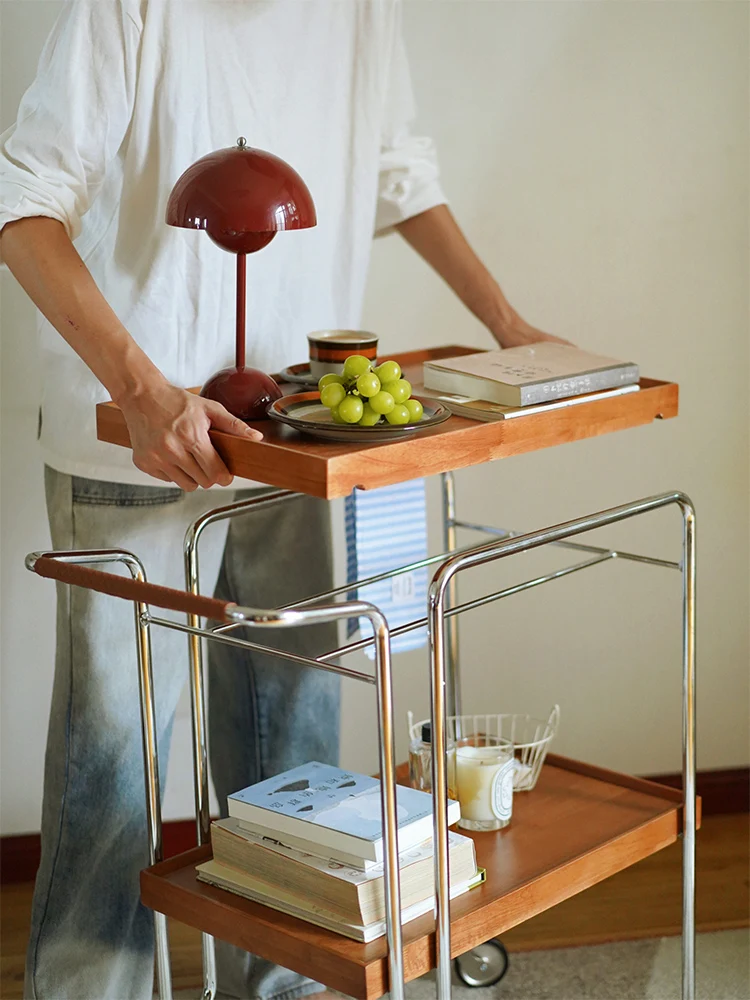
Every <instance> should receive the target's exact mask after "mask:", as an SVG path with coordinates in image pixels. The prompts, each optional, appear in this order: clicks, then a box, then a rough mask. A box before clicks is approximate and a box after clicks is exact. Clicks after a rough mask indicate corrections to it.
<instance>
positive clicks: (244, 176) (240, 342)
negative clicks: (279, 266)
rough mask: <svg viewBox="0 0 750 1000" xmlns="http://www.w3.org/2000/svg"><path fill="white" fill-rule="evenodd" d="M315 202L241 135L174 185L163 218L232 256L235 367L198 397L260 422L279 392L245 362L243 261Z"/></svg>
mask: <svg viewBox="0 0 750 1000" xmlns="http://www.w3.org/2000/svg"><path fill="white" fill-rule="evenodd" d="M316 221H317V220H316V217H315V206H314V204H313V200H312V197H311V195H310V192H309V191H308V189H307V186H306V184H305V182H304V181H303V180H302V178H301V177H300V176H299V174H298V173H297V172H296V170H293V169H292V167H290V166H289V164H288V163H285V162H284V160H281V159H279V157H278V156H273V155H272V154H271V153H266V152H264V151H263V150H262V149H252V148H251V147H250V146H248V145H247V142H246V141H245V139H244V138H242V137H240V138H239V139H238V140H237V145H236V146H230V147H228V148H227V149H219V150H216V152H214V153H209V154H208V156H204V157H202V158H201V159H200V160H197V161H196V162H195V163H194V164H193V165H192V166H191V167H188V169H187V170H186V171H185V173H184V174H183V175H182V176H181V177H180V179H179V180H178V181H177V183H176V184H175V186H174V188H173V189H172V193H171V194H170V196H169V201H168V203H167V223H168V224H169V225H170V226H180V227H182V228H184V229H205V230H206V232H207V233H208V235H209V236H210V237H211V239H212V240H213V242H214V243H216V244H217V245H218V246H220V247H223V249H224V250H228V251H229V252H230V253H235V254H237V328H236V354H235V366H234V367H233V368H224V369H222V370H221V371H219V372H216V374H215V375H212V376H211V378H209V380H208V381H207V382H206V384H205V385H204V386H203V388H202V389H201V395H202V396H206V397H208V398H209V399H215V400H216V401H217V402H219V403H221V404H222V405H223V406H225V407H226V409H227V410H229V412H230V413H232V414H234V416H236V417H239V418H240V419H241V420H259V419H261V418H263V417H265V416H266V408H267V406H268V404H269V403H271V402H273V400H274V399H278V398H279V396H281V390H280V389H279V387H278V386H277V385H276V383H275V382H274V380H273V379H272V378H271V377H270V376H269V375H266V374H265V373H264V372H261V371H259V370H258V369H257V368H247V367H245V262H246V257H247V254H249V253H255V252H256V251H257V250H262V249H263V247H265V246H267V245H268V244H269V243H270V242H271V240H272V239H273V238H274V236H275V235H276V233H277V232H280V231H281V230H283V229H309V228H310V227H311V226H314V225H315V224H316Z"/></svg>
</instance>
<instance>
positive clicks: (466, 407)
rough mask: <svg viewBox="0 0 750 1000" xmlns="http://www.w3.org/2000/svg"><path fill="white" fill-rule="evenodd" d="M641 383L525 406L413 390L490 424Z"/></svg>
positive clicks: (619, 391) (418, 387) (627, 390)
mask: <svg viewBox="0 0 750 1000" xmlns="http://www.w3.org/2000/svg"><path fill="white" fill-rule="evenodd" d="M639 389H640V386H639V385H638V383H637V382H636V383H635V384H634V385H621V386H618V387H617V388H615V389H602V390H601V391H600V392H587V393H584V394H583V395H581V396H567V397H566V398H565V399H555V400H550V401H549V402H546V403H536V404H533V403H532V404H530V405H528V406H503V404H502V403H491V402H490V401H489V400H487V399H471V397H469V396H456V395H453V394H451V393H447V392H438V391H437V390H436V389H427V388H425V386H423V385H418V384H415V385H414V386H413V393H414V395H415V396H417V397H426V398H427V399H436V400H437V401H438V402H439V403H442V404H443V406H447V407H448V409H449V410H450V411H451V413H452V414H454V416H456V417H466V418H468V419H469V420H481V421H482V422H484V423H490V422H492V421H494V420H513V419H514V418H515V417H525V416H531V414H533V413H548V412H549V411H550V410H562V409H564V408H567V407H569V406H576V405H578V404H579V403H593V402H594V401H595V400H597V399H609V397H610V396H625V395H628V394H630V393H633V392H638V390H639Z"/></svg>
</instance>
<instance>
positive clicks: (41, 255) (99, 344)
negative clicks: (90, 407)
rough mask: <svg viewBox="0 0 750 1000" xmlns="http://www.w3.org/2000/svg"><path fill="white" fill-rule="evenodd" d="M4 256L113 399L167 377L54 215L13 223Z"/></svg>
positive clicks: (2, 238)
mask: <svg viewBox="0 0 750 1000" xmlns="http://www.w3.org/2000/svg"><path fill="white" fill-rule="evenodd" d="M0 242H1V246H2V255H3V258H4V260H5V262H6V264H7V265H8V267H9V269H10V271H11V272H12V273H13V275H14V276H15V277H16V279H17V280H18V282H19V284H20V285H21V286H22V287H23V289H24V290H25V291H26V293H27V294H28V296H29V298H30V299H31V300H32V301H33V302H34V304H35V305H36V306H37V308H38V309H39V310H40V312H42V313H43V314H44V315H45V316H46V317H47V319H48V320H49V321H50V323H51V324H52V325H53V326H54V327H55V329H56V330H57V331H58V332H59V333H60V335H61V336H62V337H64V339H65V340H66V341H67V342H68V343H69V344H70V346H71V347H72V348H73V350H74V351H75V352H76V353H77V354H78V355H79V357H81V359H82V360H83V361H84V362H85V363H86V365H87V366H88V367H89V368H90V369H91V371H92V372H93V373H94V375H96V377H97V378H98V379H99V381H100V382H101V383H102V385H104V387H105V388H106V389H107V390H108V391H109V393H110V395H111V396H112V398H113V399H114V400H118V401H119V400H123V399H125V398H126V397H130V396H137V395H138V394H139V393H140V392H142V391H144V390H146V389H149V390H151V389H153V388H155V387H156V386H157V385H158V384H159V382H164V378H163V376H162V375H161V373H160V372H159V370H158V368H157V367H156V366H155V365H154V364H153V363H152V362H151V361H150V359H149V358H148V356H147V355H146V354H145V353H144V352H143V351H142V350H141V348H140V347H139V346H138V344H136V342H135V341H134V340H133V338H132V337H131V336H130V334H129V333H128V331H127V330H126V329H125V327H124V326H123V325H122V323H121V322H120V321H119V320H118V318H117V316H115V314H114V312H113V311H112V309H111V308H110V306H109V304H108V303H107V301H106V299H105V298H104V296H103V295H102V293H101V292H100V291H99V289H98V287H97V285H96V282H95V281H94V279H93V278H92V276H91V274H90V272H89V270H88V268H87V267H86V265H85V264H84V263H83V261H82V260H81V258H80V256H79V255H78V252H77V251H76V249H75V247H74V246H73V244H72V243H71V241H70V238H69V237H68V234H67V233H66V232H65V228H64V226H63V225H62V224H61V223H60V222H58V221H57V220H55V219H47V218H41V217H34V218H29V219H19V220H18V221H17V222H11V223H9V224H8V225H6V226H5V227H4V228H3V229H2V231H1V232H0Z"/></svg>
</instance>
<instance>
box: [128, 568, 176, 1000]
mask: <svg viewBox="0 0 750 1000" xmlns="http://www.w3.org/2000/svg"><path fill="white" fill-rule="evenodd" d="M141 578H143V574H142V575H141ZM134 607H135V628H136V636H137V639H138V644H137V645H138V681H139V684H138V686H139V691H140V696H141V729H142V733H143V761H144V772H145V780H146V819H147V822H148V842H149V843H148V846H149V859H150V863H151V864H152V865H153V864H155V863H156V862H157V861H161V860H162V853H163V849H162V825H161V797H160V790H159V758H158V748H157V736H156V711H155V709H154V686H153V670H152V666H151V635H150V632H149V626H148V619H147V616H148V608H147V607H146V605H145V604H136V605H134ZM154 938H155V942H154V943H155V952H156V975H157V981H158V984H159V997H160V998H161V1000H171V998H172V973H171V969H170V964H169V937H168V934H167V918H166V917H165V916H164V914H163V913H156V912H155V913H154Z"/></svg>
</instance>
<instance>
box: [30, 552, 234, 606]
mask: <svg viewBox="0 0 750 1000" xmlns="http://www.w3.org/2000/svg"><path fill="white" fill-rule="evenodd" d="M32 568H33V570H34V572H35V573H38V574H39V576H44V577H47V578H48V579H51V580H59V581H60V583H70V584H73V586H74V587H85V588H86V589H87V590H96V591H98V592H99V593H100V594H109V595H110V596H111V597H122V598H123V599H124V600H126V601H139V602H141V603H142V604H150V605H154V606H155V607H157V608H166V609H167V610H169V611H183V612H185V614H190V615H198V616H201V617H203V618H212V619H214V620H218V621H228V620H229V619H228V617H227V609H228V608H236V607H237V605H236V604H233V603H231V602H226V601H219V600H217V599H216V598H215V597H201V596H200V595H199V594H189V593H188V592H187V591H185V590H173V589H172V587H162V586H160V585H159V584H157V583H142V582H141V581H140V580H134V579H133V578H132V577H129V576H118V575H117V574H115V573H107V572H106V571H105V570H101V569H92V568H91V567H90V566H80V565H76V564H75V563H69V562H62V561H60V560H59V559H55V558H54V556H39V558H38V559H37V560H36V562H35V563H34V565H33V567H32Z"/></svg>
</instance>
